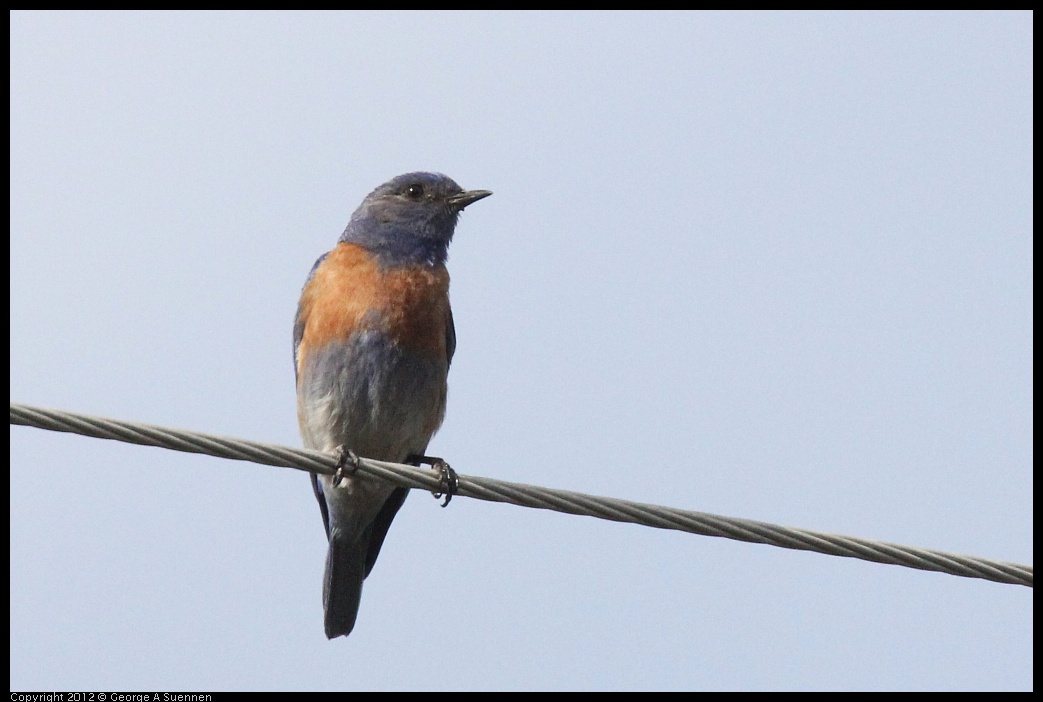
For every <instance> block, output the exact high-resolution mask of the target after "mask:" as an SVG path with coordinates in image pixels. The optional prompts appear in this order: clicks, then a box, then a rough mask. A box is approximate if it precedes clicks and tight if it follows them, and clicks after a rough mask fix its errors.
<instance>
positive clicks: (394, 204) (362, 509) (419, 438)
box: [293, 173, 492, 639]
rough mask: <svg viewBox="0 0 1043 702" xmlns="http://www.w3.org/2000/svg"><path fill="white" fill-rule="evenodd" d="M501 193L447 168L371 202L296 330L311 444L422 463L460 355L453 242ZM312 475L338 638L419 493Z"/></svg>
mask: <svg viewBox="0 0 1043 702" xmlns="http://www.w3.org/2000/svg"><path fill="white" fill-rule="evenodd" d="M489 195H492V193H491V192H489V191H488V190H464V189H462V188H461V187H460V186H459V185H457V184H456V183H455V182H454V181H453V180H452V179H450V178H447V177H446V176H444V175H440V174H436V173H407V174H406V175H400V176H398V177H397V178H394V179H392V180H390V181H388V182H387V183H384V184H383V185H381V186H380V187H379V188H377V189H376V190H374V191H373V192H371V193H370V194H369V195H367V196H366V198H365V199H364V200H363V201H362V204H361V205H359V207H358V209H357V210H355V213H354V214H352V215H351V221H350V222H348V226H347V228H346V229H345V230H344V233H343V234H341V235H340V239H339V240H338V242H337V246H336V247H335V248H334V249H333V250H332V251H330V252H328V253H326V254H324V255H323V256H321V257H320V258H319V260H318V261H316V262H315V265H314V266H313V267H312V269H311V273H309V275H308V280H307V281H306V282H305V284H304V289H303V290H302V291H301V300H300V304H299V305H298V307H297V318H296V319H295V320H294V324H293V360H294V366H295V371H296V378H297V419H298V422H299V424H300V429H301V437H302V438H303V439H304V445H305V446H307V447H308V448H313V449H318V450H319V451H335V450H338V449H340V450H343V451H350V452H354V453H355V454H357V455H359V456H365V457H368V458H375V459H379V460H384V461H393V462H397V463H402V462H406V461H415V460H417V458H418V457H422V454H423V453H424V451H425V450H426V449H427V443H428V441H430V440H431V436H432V435H433V434H434V433H435V431H436V430H437V429H438V427H439V425H441V423H442V418H443V417H444V416H445V401H446V376H447V375H448V372H449V363H450V361H452V359H453V351H454V350H455V348H456V330H455V328H454V327H453V312H452V309H450V307H449V273H448V272H447V271H446V267H445V262H446V258H447V256H448V248H449V242H450V240H451V239H452V238H453V232H454V230H455V229H456V222H457V218H458V217H459V215H460V211H461V210H463V209H464V208H465V207H467V206H468V205H470V204H471V203H472V202H476V201H477V200H481V199H482V198H483V197H487V196H489ZM311 479H312V488H313V489H314V491H315V497H316V498H318V501H319V508H320V509H321V510H322V521H323V524H324V525H325V527H326V536H327V537H328V538H329V550H328V552H327V554H326V572H325V575H324V578H323V583H322V603H323V608H324V610H325V624H326V636H327V638H330V639H332V638H334V637H335V636H346V635H348V634H350V633H351V630H352V628H353V627H354V626H355V617H356V615H357V614H358V608H359V598H360V597H361V596H362V581H363V579H365V578H366V576H368V575H369V573H370V571H371V570H372V569H373V564H374V563H375V562H376V560H377V554H379V553H380V546H381V544H383V543H384V536H385V535H386V534H387V530H388V527H390V526H391V520H392V519H394V518H395V514H396V513H397V512H398V510H399V508H400V507H401V506H402V503H403V502H404V501H405V499H406V495H407V493H408V492H409V491H408V490H407V489H406V488H401V487H396V486H395V485H392V484H391V483H387V482H384V481H382V480H378V479H376V478H371V477H368V476H365V475H362V474H358V473H352V474H347V475H345V474H344V472H343V471H341V472H339V473H338V475H337V476H328V475H316V474H315V473H312V475H311Z"/></svg>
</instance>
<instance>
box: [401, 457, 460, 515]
mask: <svg viewBox="0 0 1043 702" xmlns="http://www.w3.org/2000/svg"><path fill="white" fill-rule="evenodd" d="M406 462H407V463H412V464H413V465H415V466H420V465H421V464H423V463H426V464H428V465H429V466H431V467H432V468H434V470H435V471H436V472H437V473H438V492H432V493H431V494H432V495H434V496H435V499H439V498H441V497H444V498H445V502H443V503H442V506H443V507H445V506H446V505H448V504H449V500H451V499H453V495H455V494H456V491H457V490H459V488H460V478H459V477H458V476H457V475H456V471H455V470H453V469H452V467H451V466H450V465H449V464H448V463H446V462H445V459H444V458H437V457H436V456H417V455H413V456H410V457H409V458H408V459H407V461H406Z"/></svg>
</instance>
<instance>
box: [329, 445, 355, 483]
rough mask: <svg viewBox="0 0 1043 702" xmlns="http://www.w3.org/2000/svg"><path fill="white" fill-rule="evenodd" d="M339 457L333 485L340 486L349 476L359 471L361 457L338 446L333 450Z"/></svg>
mask: <svg viewBox="0 0 1043 702" xmlns="http://www.w3.org/2000/svg"><path fill="white" fill-rule="evenodd" d="M333 452H334V454H336V456H337V472H336V473H334V474H333V484H334V485H340V484H341V481H343V480H345V479H347V477H348V476H349V475H355V473H357V472H358V470H359V456H358V454H357V453H355V452H354V451H352V450H351V449H349V448H346V447H344V446H338V447H337V448H335V449H334V450H333Z"/></svg>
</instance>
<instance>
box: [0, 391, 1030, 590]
mask: <svg viewBox="0 0 1043 702" xmlns="http://www.w3.org/2000/svg"><path fill="white" fill-rule="evenodd" d="M11 424H18V425H22V426H30V427H36V428H39V429H48V430H51V431H62V432H70V433H73V434H82V435H84V436H91V437H94V438H97V439H114V440H117V441H125V442H129V443H133V444H140V445H142V446H158V447H160V448H167V449H171V450H174V451H186V452H189V453H202V454H206V455H209V456H217V457H219V458H230V459H233V460H237V461H251V462H254V463H262V464H264V465H269V466H280V467H285V468H296V469H298V470H303V471H312V472H316V473H325V474H327V475H332V474H333V473H334V472H335V471H336V469H337V457H336V456H334V455H332V454H327V453H322V452H320V451H313V450H310V449H295V448H289V447H286V446H278V445H275V444H264V443H260V442H256V441H244V440H241V439H232V438H227V437H221V436H213V435H209V434H201V433H198V432H190V431H182V430H178V429H168V428H165V427H157V426H151V425H147V424H137V423H134V422H123V421H118V420H112V419H104V418H101V417H92V416H89V415H84V414H75V413H72V412H63V411H60V410H49V409H43V408H39V407H29V406H26V405H19V404H15V403H11ZM359 470H360V471H362V472H363V473H365V474H368V475H372V476H375V477H378V478H383V479H384V480H387V481H389V482H392V483H394V484H396V485H400V486H402V487H407V488H421V489H424V490H429V491H431V492H438V491H439V490H440V489H441V485H442V482H441V476H440V475H439V474H438V473H437V472H435V471H431V470H424V469H420V468H416V467H414V466H409V465H403V464H399V463H388V462H386V461H375V460H372V459H368V458H362V459H360V461H359ZM455 494H457V495H462V496H464V497H474V498H477V499H480V500H488V501H490V502H506V503H509V504H513V505H519V506H522V507H535V508H538V509H548V510H553V511H556V512H564V513H566V514H578V515H584V516H588V517H598V518H600V519H608V520H611V521H615V522H632V523H634V524H642V525H644V526H650V527H656V528H658V529H676V530H678V531H686V532H689V533H692V534H702V535H704V536H720V537H724V538H727V539H735V540H738V541H748V542H752V543H758V544H768V545H770V546H779V547H782V548H790V549H796V550H802V551H815V552H817V553H824V554H826V555H830V556H843V557H845V558H858V559H861V560H865V561H873V562H875V563H887V564H891V565H899V566H905V567H907V568H917V569H919V570H932V571H937V572H939V573H948V574H949V575H958V576H961V577H965V578H981V579H984V580H992V581H995V582H1000V583H1010V584H1014V585H1025V586H1027V587H1032V567H1031V566H1026V565H1020V564H1017V563H1004V562H1001V561H993V560H989V559H985V558H977V557H974V556H963V555H959V554H954V553H946V552H944V551H934V550H929V549H922V548H915V547H912V546H900V545H897V544H889V543H884V542H881V541H872V540H869V539H859V538H855V537H850V536H840V535H837V534H824V533H821V532H816V531H809V530H807V529H795V528H792V527H784V526H779V525H777V524H769V523H767V522H757V521H753V520H750V519H737V518H734V517H723V516H719V515H715V514H707V513H705V512H692V511H688V510H682V509H676V508H673V507H662V506H659V505H651V504H645V503H641V502H630V501H628V500H619V499H615V498H610V497H597V496H595V495H586V494H583V493H578V492H568V491H565V490H554V489H551V488H545V487H539V486H535V485H524V484H521V483H511V482H506V481H503V480H493V479H491V478H480V477H470V476H464V475H461V476H459V487H458V489H457V490H456V492H455Z"/></svg>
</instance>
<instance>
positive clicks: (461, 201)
mask: <svg viewBox="0 0 1043 702" xmlns="http://www.w3.org/2000/svg"><path fill="white" fill-rule="evenodd" d="M492 194H493V192H492V191H491V190H464V191H463V192H460V193H457V194H456V195H451V196H450V197H449V204H450V205H451V206H452V208H453V209H454V210H456V211H457V212H459V211H460V210H462V209H463V208H465V207H467V206H468V205H470V204H471V203H472V202H478V201H479V200H481V199H482V198H483V197H489V196H490V195H492Z"/></svg>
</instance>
